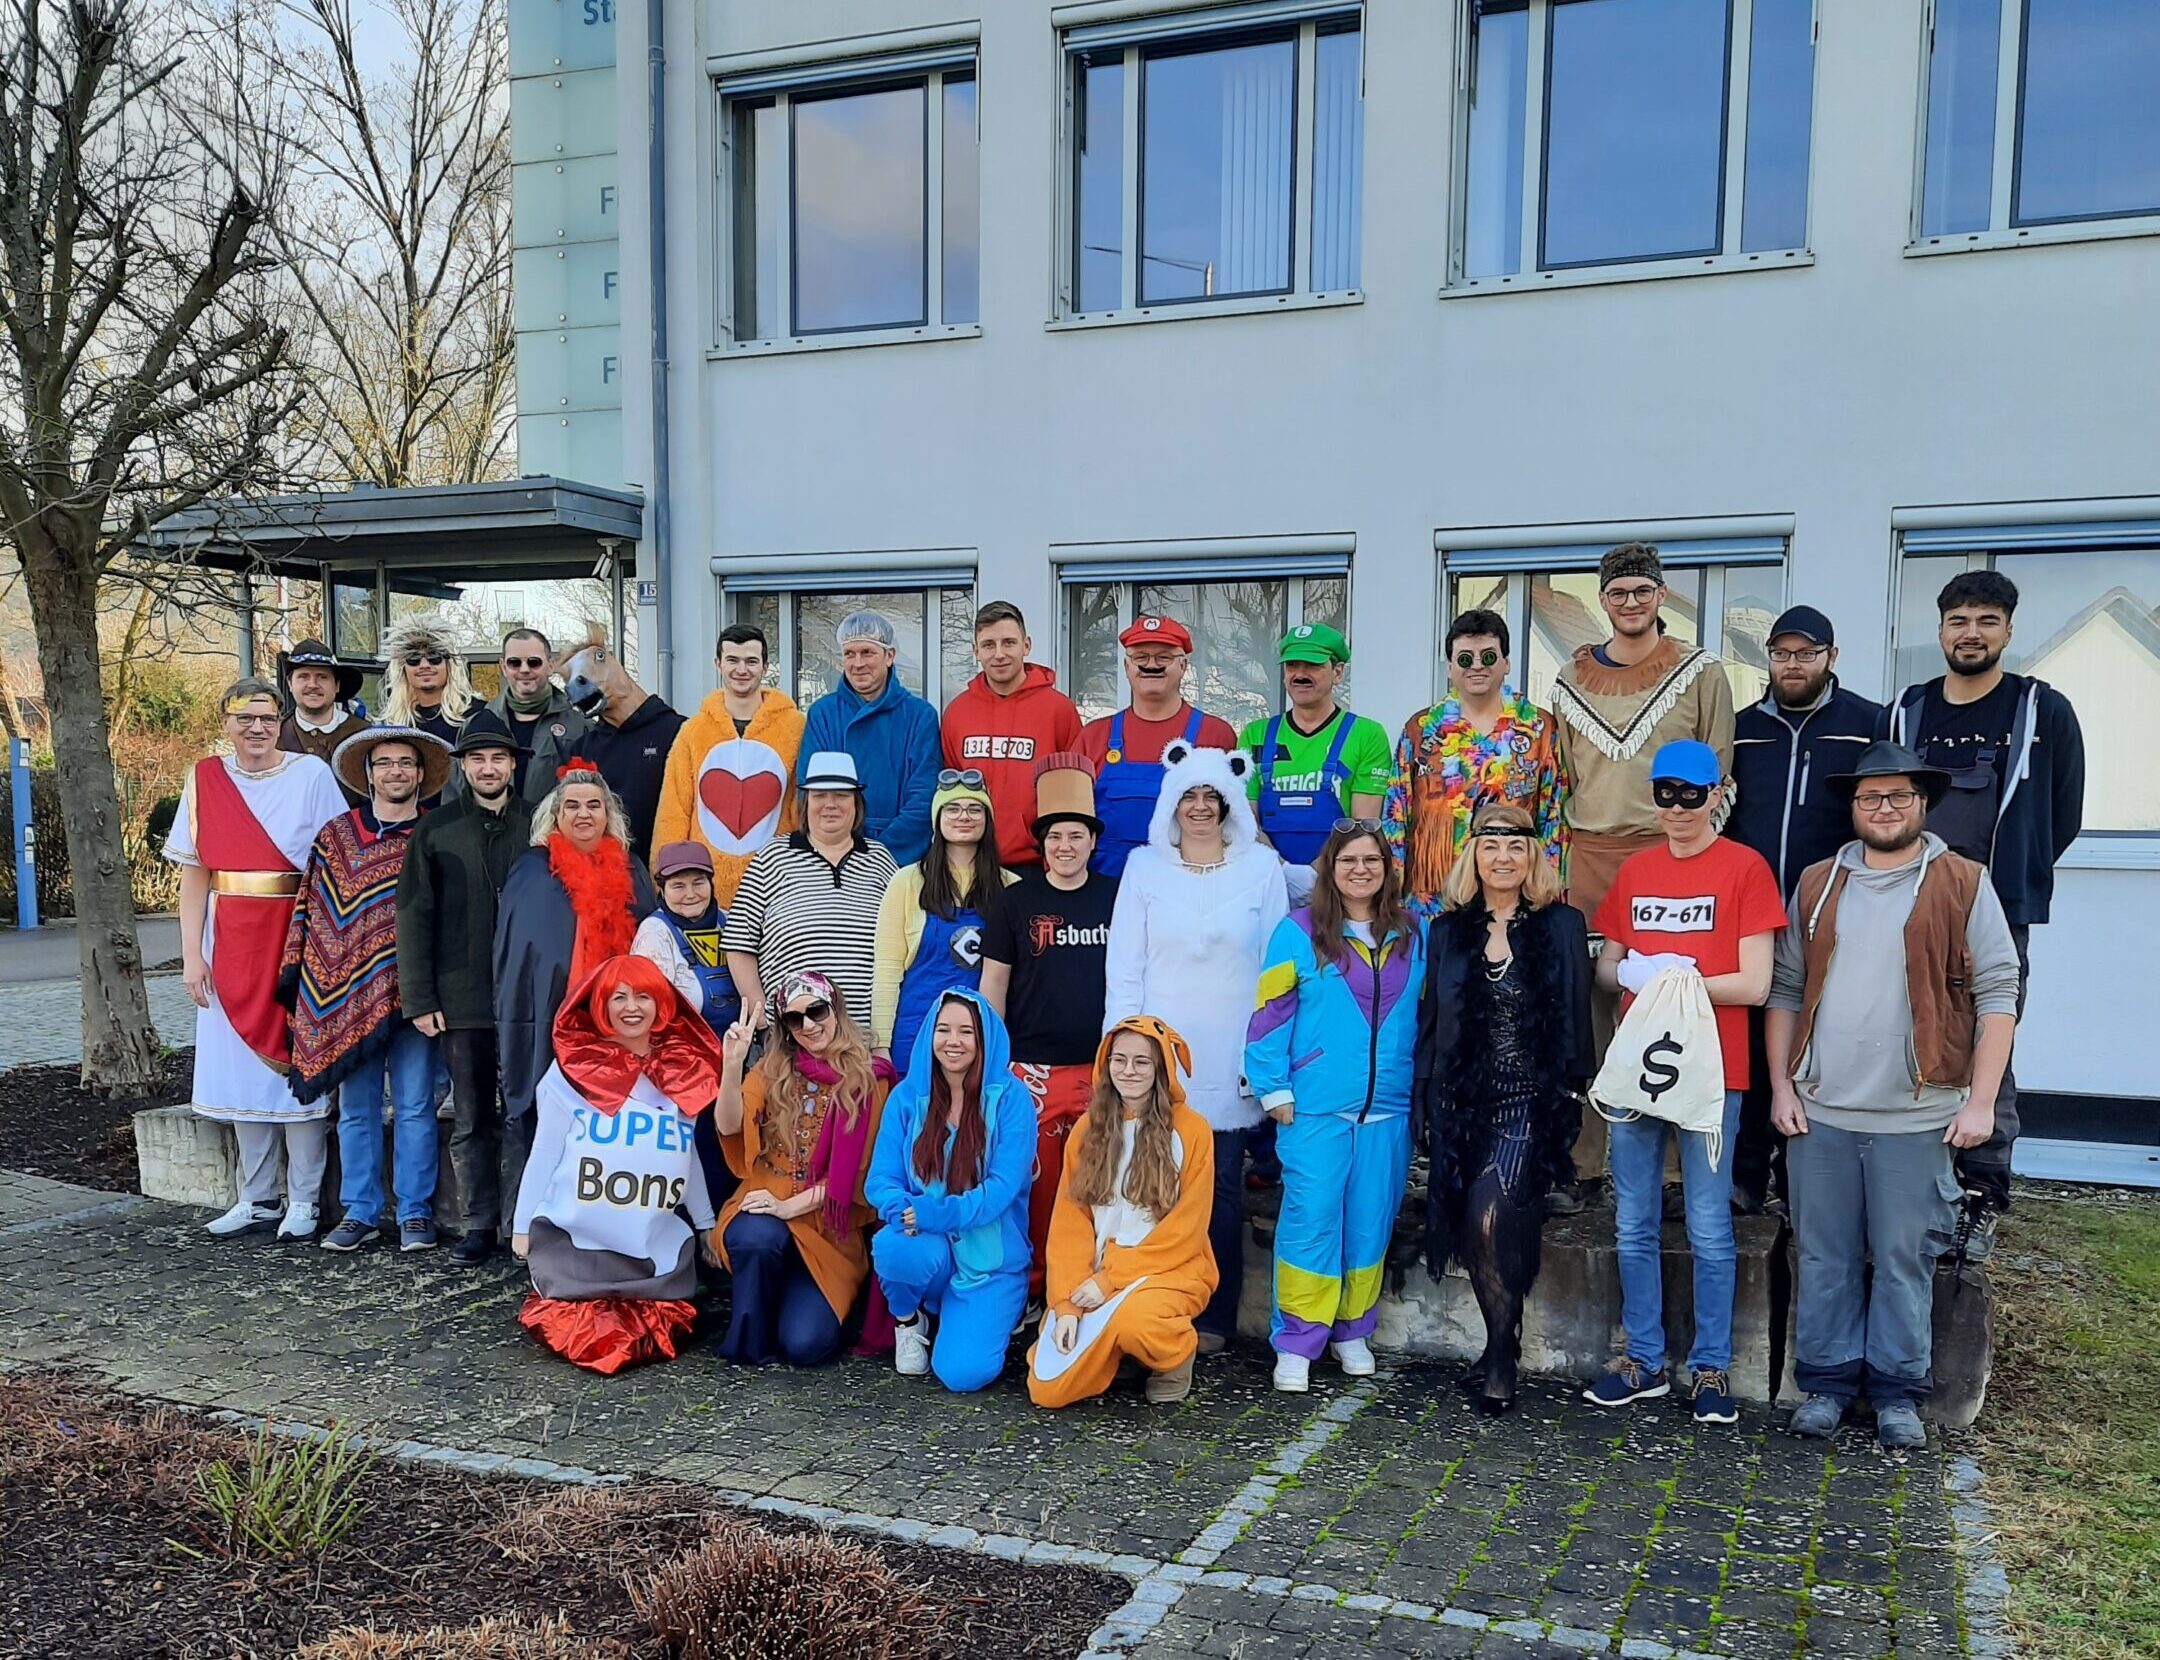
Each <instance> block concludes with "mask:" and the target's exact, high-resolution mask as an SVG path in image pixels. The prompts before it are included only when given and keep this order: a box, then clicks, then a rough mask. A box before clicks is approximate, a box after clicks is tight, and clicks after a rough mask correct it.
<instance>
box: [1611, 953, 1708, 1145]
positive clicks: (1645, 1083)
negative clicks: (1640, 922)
mask: <svg viewBox="0 0 2160 1660" xmlns="http://www.w3.org/2000/svg"><path fill="white" fill-rule="evenodd" d="M1590 1100H1591V1103H1592V1105H1594V1106H1595V1107H1596V1108H1597V1110H1598V1111H1599V1112H1601V1113H1603V1114H1604V1115H1605V1116H1606V1117H1607V1118H1608V1119H1610V1120H1612V1121H1613V1122H1614V1123H1616V1124H1620V1123H1626V1122H1628V1121H1630V1120H1632V1119H1636V1118H1661V1119H1663V1120H1664V1121H1665V1122H1666V1123H1668V1124H1672V1125H1676V1126H1677V1127H1679V1128H1680V1129H1683V1130H1693V1131H1695V1132H1697V1133H1698V1134H1700V1135H1704V1136H1707V1137H1708V1138H1709V1141H1710V1149H1709V1151H1710V1168H1711V1169H1713V1170H1715V1169H1716V1168H1717V1167H1718V1164H1719V1162H1720V1160H1722V1158H1723V1157H1724V1151H1725V1055H1724V1050H1723V1048H1722V1046H1721V1045H1720V1044H1719V1043H1718V1029H1717V1016H1716V1015H1715V1014H1714V1013H1712V1011H1711V1008H1710V988H1709V987H1707V986H1705V985H1704V984H1703V977H1702V976H1701V975H1700V974H1698V973H1696V972H1695V970H1693V969H1692V968H1668V969H1666V970H1664V972H1662V973H1660V974H1659V975H1657V977H1656V978H1654V979H1653V980H1651V982H1650V983H1649V984H1648V985H1647V986H1645V987H1643V989H1642V995H1641V996H1639V997H1637V998H1636V999H1635V1001H1634V1002H1633V1003H1631V1004H1629V1005H1628V1011H1627V1013H1626V1014H1625V1015H1623V1016H1622V1017H1621V1020H1620V1025H1619V1029H1618V1030H1616V1031H1615V1032H1614V1033H1613V1038H1612V1046H1611V1047H1610V1048H1608V1049H1607V1050H1606V1051H1605V1064H1604V1065H1603V1066H1601V1067H1599V1068H1598V1075H1597V1080H1596V1082H1594V1083H1593V1084H1591V1086H1590Z"/></svg>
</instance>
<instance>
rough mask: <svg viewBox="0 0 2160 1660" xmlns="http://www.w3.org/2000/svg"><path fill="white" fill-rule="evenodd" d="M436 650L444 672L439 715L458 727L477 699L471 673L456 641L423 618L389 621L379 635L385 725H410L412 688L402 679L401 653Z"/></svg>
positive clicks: (403, 664)
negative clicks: (381, 636)
mask: <svg viewBox="0 0 2160 1660" xmlns="http://www.w3.org/2000/svg"><path fill="white" fill-rule="evenodd" d="M409 651H439V652H441V653H442V656H443V667H444V669H445V671H446V673H445V676H444V679H443V695H442V716H443V719H444V720H446V721H448V722H449V723H450V724H451V725H452V726H462V725H463V724H464V723H465V717H466V716H467V715H469V714H471V713H472V712H473V709H474V708H475V706H477V705H478V703H479V701H480V699H479V696H478V694H476V693H475V692H474V691H473V685H472V676H471V675H470V674H468V673H466V671H465V659H464V658H463V657H462V656H460V655H459V653H458V649H457V646H456V643H455V642H454V641H452V639H451V638H450V636H449V635H448V634H445V633H444V632H443V631H442V630H441V629H440V628H438V627H437V626H436V625H435V623H434V621H433V620H432V619H430V618H427V617H407V618H406V619H405V620H404V621H403V622H400V623H393V624H392V625H391V627H390V630H389V632H388V633H386V634H385V635H384V636H383V707H382V722H383V725H385V726H411V725H412V724H413V701H412V687H411V685H410V684H408V683H407V681H406V679H405V654H406V653H407V652H409Z"/></svg>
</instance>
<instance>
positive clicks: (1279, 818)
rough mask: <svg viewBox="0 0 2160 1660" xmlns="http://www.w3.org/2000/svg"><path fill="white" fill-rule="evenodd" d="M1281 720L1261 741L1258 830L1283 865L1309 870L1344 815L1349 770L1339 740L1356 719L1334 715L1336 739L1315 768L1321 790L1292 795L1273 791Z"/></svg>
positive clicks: (1344, 714)
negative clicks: (1262, 831)
mask: <svg viewBox="0 0 2160 1660" xmlns="http://www.w3.org/2000/svg"><path fill="white" fill-rule="evenodd" d="M1286 718H1287V717H1286V716H1283V715H1277V716H1276V717H1275V718H1274V719H1273V720H1271V721H1269V722H1268V723H1267V732H1266V734H1265V735H1264V736H1263V737H1262V738H1261V740H1260V751H1261V758H1260V802H1259V817H1260V828H1261V829H1262V830H1264V831H1266V832H1267V839H1268V840H1269V841H1270V842H1272V843H1274V844H1275V851H1276V852H1277V853H1279V854H1281V855H1282V858H1283V862H1284V863H1285V864H1292V865H1309V864H1311V863H1312V862H1313V860H1315V859H1317V858H1319V857H1320V849H1321V848H1322V847H1324V846H1326V845H1327V839H1328V835H1329V833H1330V832H1331V831H1333V830H1334V828H1335V821H1336V820H1337V819H1339V818H1341V817H1342V816H1343V802H1342V794H1341V790H1342V784H1343V782H1344V780H1346V779H1347V778H1348V777H1349V776H1350V769H1349V768H1348V767H1346V766H1344V765H1343V764H1342V751H1343V740H1344V739H1346V738H1348V737H1349V736H1350V727H1351V725H1352V723H1353V722H1354V721H1355V720H1356V718H1357V717H1356V716H1354V715H1352V714H1351V713H1350V711H1349V710H1347V709H1342V710H1338V711H1337V712H1336V714H1335V717H1334V719H1335V739H1334V741H1333V742H1332V743H1330V744H1329V745H1328V752H1327V760H1326V762H1325V763H1323V764H1322V766H1321V768H1320V788H1319V789H1318V790H1317V791H1312V790H1301V791H1299V792H1298V793H1297V794H1295V795H1284V794H1283V793H1281V792H1280V791H1279V790H1277V789H1276V788H1275V750H1276V739H1277V737H1278V736H1279V735H1280V734H1281V732H1282V723H1283V721H1284V720H1285V719H1286Z"/></svg>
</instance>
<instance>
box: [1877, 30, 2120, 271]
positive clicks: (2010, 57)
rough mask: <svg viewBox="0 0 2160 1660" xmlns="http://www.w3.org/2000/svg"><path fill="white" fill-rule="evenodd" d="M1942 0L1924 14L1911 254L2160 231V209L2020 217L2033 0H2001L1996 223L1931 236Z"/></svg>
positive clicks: (1992, 215)
mask: <svg viewBox="0 0 2160 1660" xmlns="http://www.w3.org/2000/svg"><path fill="white" fill-rule="evenodd" d="M1935 11H1936V0H1926V4H1925V5H1924V6H1923V7H1922V8H1921V17H1920V84H1919V91H1918V96H1917V97H1916V99H1915V103H1916V105H1917V112H1916V114H1915V117H1914V125H1913V158H1912V165H1913V174H1912V203H1911V217H1910V220H1909V222H1908V225H1907V235H1906V245H1905V253H1906V255H1907V256H1908V257H1912V258H1920V257H1926V256H1929V255H1935V254H1964V253H1984V252H1989V251H1992V250H1996V249H2001V248H2023V247H2046V246H2048V245H2050V244H2060V243H2065V242H2104V241H2114V240H2117V239H2119V238H2122V237H2131V236H2156V235H2160V208H2155V209H2150V210H2147V211H2145V212H2142V213H2135V212H2133V213H2095V214H2080V215H2076V216H2073V217H2068V218H2056V219H2032V220H2024V221H2020V220H2018V219H2016V218H2015V217H2014V212H2015V209H2016V206H2017V192H2018V186H2019V182H2020V178H2021V171H2022V168H2023V164H2024V153H2025V48H2026V42H2027V38H2028V35H2029V32H2030V31H2029V27H2028V20H2029V18H2030V16H2031V4H2030V0H2001V13H2000V16H1999V17H1998V19H1997V29H1998V34H1997V39H1996V47H1995V134H1994V143H1995V148H1994V158H1993V169H1992V175H1991V181H1990V184H1989V187H1988V222H1987V225H1986V227H1985V228H1984V229H1981V230H1972V231H1943V232H1940V233H1938V234H1935V235H1930V234H1929V233H1928V232H1927V231H1926V229H1925V228H1924V227H1925V224H1926V213H1927V166H1928V128H1929V121H1930V118H1931V117H1932V115H1933V113H1934V112H1933V111H1932V109H1931V108H1930V107H1929V105H1930V99H1929V97H1928V91H1929V82H1930V79H1931V77H1932V73H1933V70H1934V65H1935Z"/></svg>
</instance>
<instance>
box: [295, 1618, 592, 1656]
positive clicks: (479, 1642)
mask: <svg viewBox="0 0 2160 1660" xmlns="http://www.w3.org/2000/svg"><path fill="white" fill-rule="evenodd" d="M632 1652H633V1651H632V1650H631V1648H630V1646H629V1645H628V1644H627V1643H624V1642H622V1641H621V1640H619V1639H617V1638H614V1637H587V1636H583V1635H580V1634H578V1633H575V1632H573V1631H571V1629H570V1623H569V1621H567V1620H565V1619H563V1618H562V1617H561V1616H559V1615H558V1616H557V1617H556V1618H554V1619H551V1620H540V1621H537V1622H535V1621H529V1620H521V1619H509V1620H502V1619H485V1620H481V1621H480V1622H479V1623H478V1624H476V1625H468V1626H465V1627H463V1628H462V1629H459V1630H455V1631H453V1630H451V1629H450V1628H448V1627H446V1626H439V1625H437V1626H430V1627H429V1628H428V1629H427V1630H425V1631H375V1630H372V1629H370V1628H368V1627H365V1626H346V1627H343V1628H341V1629H339V1630H337V1631H333V1632H331V1633H330V1635H329V1636H327V1637H324V1638H322V1639H321V1640H320V1641H317V1642H313V1643H309V1644H307V1645H306V1646H304V1647H303V1648H301V1649H300V1650H299V1652H298V1653H296V1654H295V1655H294V1656H293V1660H588V1657H597V1660H629V1656H630V1655H631V1653H632Z"/></svg>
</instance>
